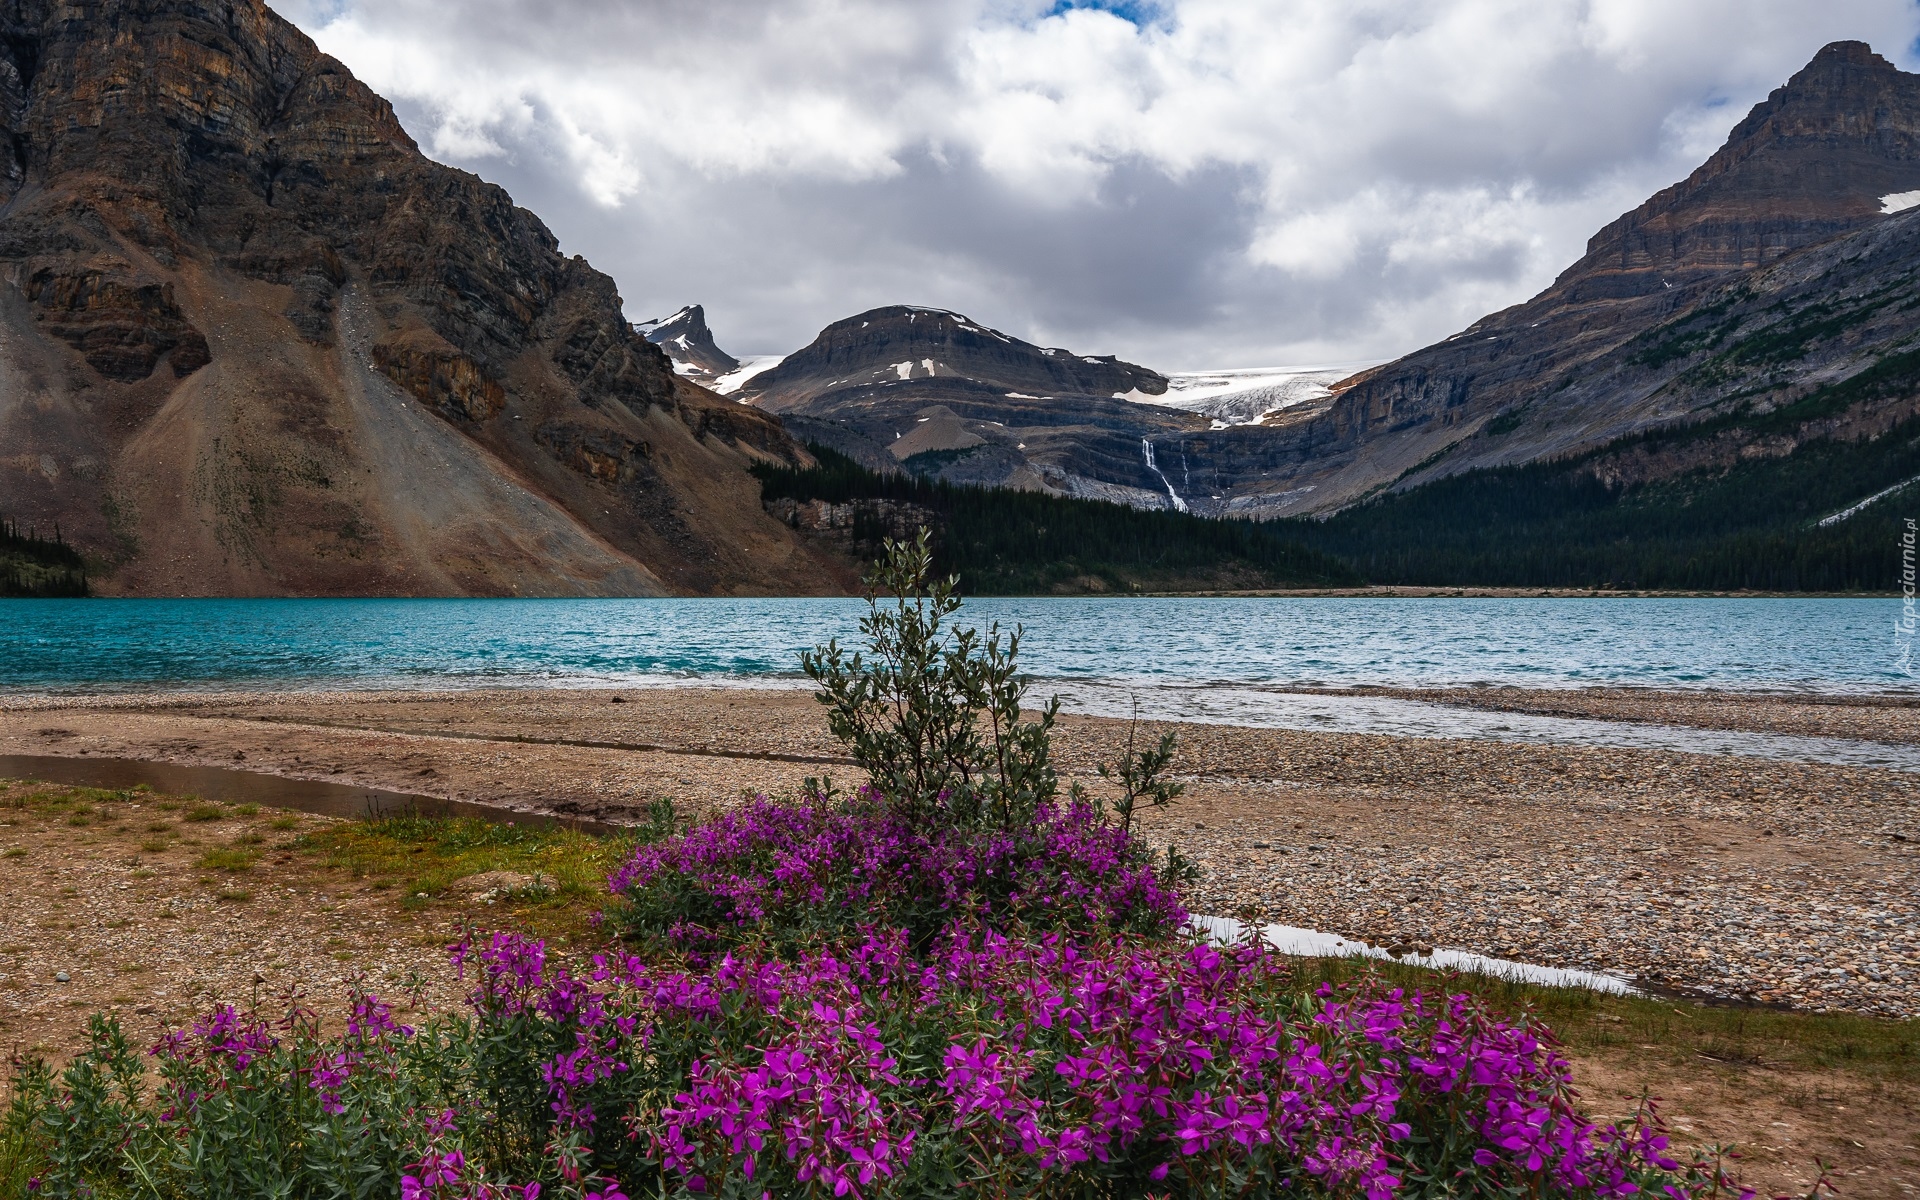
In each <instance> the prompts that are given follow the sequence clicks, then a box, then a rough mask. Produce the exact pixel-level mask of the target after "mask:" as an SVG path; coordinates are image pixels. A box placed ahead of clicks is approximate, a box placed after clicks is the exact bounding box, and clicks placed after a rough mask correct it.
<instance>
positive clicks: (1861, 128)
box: [1199, 42, 1920, 515]
mask: <svg viewBox="0 0 1920 1200" xmlns="http://www.w3.org/2000/svg"><path fill="white" fill-rule="evenodd" d="M1916 189H1920V76H1916V75H1909V74H1906V73H1905V72H1902V71H1900V70H1898V69H1896V68H1895V67H1893V65H1892V64H1890V63H1888V62H1887V61H1886V60H1885V59H1883V58H1881V57H1880V56H1878V55H1876V54H1874V53H1873V52H1872V50H1870V49H1869V48H1868V47H1866V46H1865V45H1863V44H1861V43H1858V42H1839V43H1835V44H1834V45H1831V46H1828V47H1826V48H1825V49H1823V50H1821V51H1820V53H1819V54H1818V55H1816V56H1815V58H1814V59H1813V61H1812V62H1811V63H1810V64H1809V65H1808V66H1807V67H1806V68H1805V69H1804V70H1802V71H1800V72H1799V73H1798V74H1796V75H1795V76H1794V77H1793V78H1792V79H1791V80H1790V81H1789V82H1788V83H1787V84H1786V85H1785V86H1784V87H1781V88H1779V89H1777V90H1776V91H1774V93H1773V94H1772V95H1771V96H1769V97H1768V98H1767V99H1766V100H1765V101H1763V102H1762V103H1760V104H1759V105H1757V106H1755V107H1754V109H1753V111H1752V112H1751V113H1749V114H1748V116H1747V117H1746V118H1745V119H1744V120H1743V121H1741V122H1740V123H1739V124H1738V125H1736V126H1735V127H1734V129H1733V131H1732V132H1731V133H1730V134H1729V136H1728V138H1727V142H1726V144H1725V145H1724V146H1723V147H1722V148H1721V149H1720V150H1719V151H1718V152H1716V153H1715V154H1714V155H1713V156H1712V157H1711V158H1710V159H1708V161H1707V162H1706V163H1704V164H1703V165H1702V166H1701V167H1700V168H1699V169H1698V170H1697V171H1695V172H1694V173H1693V174H1692V175H1690V176H1689V177H1688V178H1687V179H1685V180H1683V181H1682V182H1680V183H1678V184H1675V185H1674V186H1673V187H1670V188H1667V189H1666V190H1664V191H1662V192H1660V193H1659V194H1657V195H1655V196H1654V197H1652V198H1651V199H1649V200H1648V201H1647V202H1646V203H1645V204H1643V205H1641V206H1640V207H1639V208H1637V209H1635V210H1634V211H1632V212H1630V213H1627V214H1625V215H1623V216H1622V217H1620V218H1619V219H1618V220H1616V221H1614V222H1612V223H1611V224H1609V225H1608V226H1607V227H1606V228H1605V229H1603V230H1601V231H1600V232H1599V233H1598V234H1596V235H1595V236H1594V238H1593V239H1592V241H1591V242H1590V243H1589V246H1588V251H1587V253H1586V255H1585V256H1584V257H1582V258H1581V259H1580V261H1579V262H1577V263H1575V264H1573V265H1572V266H1571V267H1569V268H1568V269H1567V271H1566V272H1564V273H1563V274H1562V275H1561V276H1560V278H1559V279H1558V280H1556V281H1555V282H1554V284H1553V286H1551V287H1549V288H1548V289H1547V290H1546V291H1544V292H1542V293H1541V294H1540V295H1538V296H1536V297H1534V298H1533V299H1532V300H1529V301H1527V302H1526V303H1524V304H1521V305H1517V306H1515V307H1514V308H1510V309H1507V310H1505V311H1503V312H1498V313H1494V314H1492V315H1491V316H1488V317H1485V318H1483V319H1481V320H1480V321H1479V322H1477V323H1475V324H1474V325H1473V326H1471V327H1470V328H1468V329H1466V330H1464V331H1462V332H1461V333H1459V334H1456V335H1454V336H1453V337H1451V338H1448V339H1447V340H1446V341H1443V342H1440V343H1438V344H1436V345H1433V346H1429V347H1427V348H1425V349H1423V350H1419V351H1416V352H1415V353H1413V354H1410V355H1408V356H1407V357H1405V358H1403V359H1400V360H1398V361H1397V362H1392V363H1388V364H1386V365H1385V366H1382V367H1378V368H1375V369H1374V370H1371V371H1368V372H1364V373H1362V374H1360V375H1358V376H1355V377H1354V378H1352V379H1349V380H1345V381H1343V382H1342V383H1341V384H1338V385H1336V386H1335V389H1334V395H1333V396H1332V397H1330V398H1329V399H1327V400H1326V401H1324V402H1321V403H1317V404H1314V405H1309V406H1302V407H1301V408H1299V409H1295V410H1289V412H1288V413H1286V414H1283V415H1282V416H1280V417H1279V418H1278V419H1276V420H1273V421H1270V422H1269V426H1268V428H1265V429H1244V430H1242V429H1235V430H1227V431H1222V432H1219V433H1213V434H1209V435H1206V436H1205V437H1204V438H1203V439H1202V440H1203V442H1204V447H1203V448H1202V449H1201V450H1200V451H1199V452H1200V453H1202V454H1203V455H1204V456H1205V457H1206V459H1207V460H1208V462H1209V463H1210V465H1211V469H1212V470H1214V471H1216V472H1218V477H1219V478H1220V479H1221V480H1222V487H1223V489H1224V490H1227V491H1230V492H1232V494H1233V500H1232V504H1233V506H1234V508H1235V509H1236V510H1237V511H1242V512H1249V513H1254V514H1258V515H1287V514H1295V513H1303V512H1314V511H1324V510H1327V509H1331V508H1337V507H1339V506H1341V505H1344V504H1348V503H1351V502H1353V501H1354V500H1355V499H1358V498H1359V497H1361V496H1364V495H1367V494H1369V493H1370V492H1373V491H1376V490H1378V489H1380V488H1382V487H1385V486H1388V485H1396V484H1397V486H1410V485H1412V484H1414V483H1417V482H1420V481H1422V480H1425V479H1431V478H1434V477H1436V476H1438V475H1443V474H1450V473H1454V472H1458V471H1462V470H1467V469H1470V468H1473V467H1480V466H1493V465H1500V464H1505V463H1515V462H1525V461H1530V460H1532V459H1536V458H1541V457H1547V456H1553V455H1560V454H1567V453H1572V452H1576V451H1579V450H1583V449H1587V448H1590V447H1593V446H1596V445H1599V444H1602V443H1604V442H1607V441H1610V440H1612V439H1615V438H1619V437H1622V436H1624V435H1627V434H1631V433H1634V432H1636V431H1638V430H1641V429H1646V428H1650V427H1653V426H1658V425H1664V424H1670V423H1673V422H1675V421H1681V420H1690V419H1696V418H1697V417H1699V416H1702V415H1707V414H1711V413H1713V412H1715V411H1719V410H1720V408H1722V407H1724V406H1725V405H1729V404H1734V403H1740V402H1747V403H1751V402H1754V399H1755V396H1756V392H1755V390H1754V389H1755V388H1759V389H1760V392H1761V393H1762V394H1764V393H1765V392H1767V391H1768V390H1769V389H1772V390H1778V391H1780V392H1781V394H1783V395H1784V394H1787V393H1790V392H1792V391H1794V389H1796V388H1800V387H1802V383H1803V381H1811V380H1816V379H1818V378H1831V377H1832V376H1833V375H1834V374H1835V373H1839V374H1842V375H1844V374H1846V373H1850V372H1853V371H1858V370H1861V369H1864V367H1866V366H1867V365H1870V364H1871V362H1872V361H1873V360H1874V356H1875V354H1877V353H1879V352H1880V350H1884V349H1885V348H1887V347H1890V346H1892V345H1894V344H1895V343H1894V341H1886V342H1880V341H1873V340H1871V339H1870V340H1869V341H1862V340H1861V339H1860V331H1859V330H1854V331H1853V333H1851V334H1850V335H1849V337H1848V338H1847V339H1842V340H1836V341H1832V342H1830V343H1826V344H1824V345H1815V344H1814V342H1806V341H1805V340H1804V339H1803V344H1802V349H1803V350H1806V351H1808V356H1807V357H1803V358H1799V359H1796V360H1794V363H1793V365H1791V366H1790V367H1789V366H1786V365H1785V364H1783V363H1782V362H1780V361H1777V360H1776V361H1772V364H1771V365H1770V366H1769V367H1768V368H1767V370H1768V371H1769V372H1772V374H1770V375H1767V377H1766V378H1764V379H1762V378H1761V377H1760V376H1761V375H1762V374H1766V372H1760V373H1759V374H1756V369H1757V368H1755V362H1757V360H1755V362H1743V363H1733V364H1728V365H1727V366H1726V368H1725V369H1724V370H1722V371H1720V373H1719V374H1717V375H1714V376H1713V377H1712V378H1708V377H1707V376H1706V375H1703V374H1701V373H1700V372H1698V371H1697V370H1691V369H1690V368H1694V367H1697V366H1698V363H1697V361H1696V359H1697V358H1698V357H1699V355H1698V354H1695V353H1693V351H1687V352H1684V353H1683V352H1674V353H1665V352H1662V353H1659V354H1654V355H1649V354H1647V353H1645V351H1646V340H1647V339H1650V338H1656V337H1657V336H1658V331H1660V330H1661V329H1663V328H1669V327H1676V326H1677V325H1681V324H1685V323H1687V322H1690V321H1692V320H1694V318H1695V316H1696V314H1699V313H1701V312H1703V311H1704V310H1706V309H1709V308H1714V307H1715V306H1729V305H1733V306H1737V305H1740V304H1743V303H1744V301H1742V300H1740V299H1739V298H1738V297H1735V296H1733V295H1732V294H1731V293H1730V292H1729V289H1739V288H1741V287H1742V286H1744V285H1746V284H1748V283H1749V282H1752V284H1753V286H1754V287H1764V288H1768V289H1770V288H1772V287H1773V286H1775V283H1773V282H1767V283H1764V284H1763V283H1762V282H1761V281H1762V280H1763V278H1768V279H1772V280H1776V281H1777V280H1778V279H1780V278H1785V277H1786V276H1785V275H1780V274H1778V271H1785V272H1787V274H1788V275H1791V274H1792V273H1793V271H1794V270H1796V269H1798V268H1795V267H1794V266H1793V264H1795V263H1801V264H1804V265H1805V269H1806V270H1807V271H1812V272H1814V274H1815V275H1821V274H1822V273H1823V272H1824V271H1825V268H1824V267H1816V266H1815V265H1813V264H1814V263H1815V262H1816V260H1818V261H1821V262H1824V261H1825V259H1824V258H1823V257H1822V256H1823V255H1824V254H1825V253H1826V250H1825V248H1826V247H1828V246H1832V245H1838V244H1840V242H1841V241H1845V240H1850V239H1857V238H1864V237H1867V236H1869V235H1870V234H1871V233H1872V232H1873V231H1874V230H1876V229H1878V228H1880V227H1881V226H1882V225H1884V224H1886V223H1888V222H1899V221H1904V220H1905V219H1906V216H1907V214H1901V215H1899V216H1887V215H1883V213H1882V204H1881V200H1882V197H1884V196H1887V195H1889V194H1898V193H1902V192H1907V191H1913V190H1916ZM1894 245H1895V246H1897V247H1904V245H1905V242H1904V241H1900V240H1896V242H1895V243H1894ZM1815 248H1820V249H1818V250H1816V249H1815ZM1895 252H1898V251H1897V250H1896V251H1895ZM1809 256H1811V257H1809ZM1881 265H1882V266H1884V267H1886V268H1887V269H1888V270H1891V271H1896V272H1897V271H1904V270H1908V269H1910V268H1911V267H1912V266H1913V265H1914V263H1913V261H1912V260H1911V259H1909V260H1905V261H1903V262H1893V263H1885V264H1881ZM1766 272H1775V274H1774V275H1772V276H1766V275H1765V274H1764V273H1766ZM1835 286H1838V285H1835ZM1743 294H1744V293H1743ZM1819 300H1820V298H1819V297H1818V296H1817V295H1816V296H1809V297H1805V298H1803V299H1801V300H1800V301H1799V303H1802V304H1810V303H1816V302H1819ZM1770 302H1771V301H1770ZM1780 315H1781V314H1779V313H1775V314H1773V315H1772V316H1769V317H1766V318H1764V319H1763V318H1762V317H1761V316H1759V315H1758V314H1757V313H1756V314H1755V315H1753V316H1752V318H1751V320H1750V321H1749V324H1748V328H1749V329H1757V328H1758V327H1759V326H1760V325H1762V324H1766V323H1767V322H1769V321H1772V320H1774V319H1776V318H1778V317H1779V316H1780ZM1883 315H1890V314H1883ZM1882 323H1883V324H1884V322H1882ZM1893 326H1899V329H1903V328H1904V326H1903V325H1901V324H1900V322H1899V321H1898V320H1896V321H1894V322H1893ZM1893 326H1889V327H1888V328H1889V332H1888V333H1887V336H1888V337H1892V338H1894V339H1895V341H1897V338H1898V337H1899V336H1903V335H1902V334H1901V333H1900V331H1899V329H1896V328H1893ZM1817 340H1818V339H1816V341H1817ZM1875 347H1879V349H1876V348H1875ZM1708 349H1709V347H1707V346H1706V345H1705V344H1704V343H1703V344H1702V345H1701V346H1698V347H1695V348H1694V350H1698V351H1701V352H1705V351H1707V350H1708ZM1761 402H1762V403H1767V402H1768V401H1764V400H1762V401H1761Z"/></svg>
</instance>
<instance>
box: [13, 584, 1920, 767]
mask: <svg viewBox="0 0 1920 1200" xmlns="http://www.w3.org/2000/svg"><path fill="white" fill-rule="evenodd" d="M862 611H863V606H862V605H861V604H860V602H858V601H856V600H846V599H773V600H768V599H755V600H731V599H668V600H90V601H65V600H12V601H4V602H0V690H5V691H7V692H11V693H13V694H16V695H18V694H21V693H44V692H76V691H84V692H99V691H123V690H135V689H150V688H169V689H172V688H183V689H205V690H232V689H236V688H238V689H246V688H269V687H270V688H390V687H404V688H433V689H437V688H467V687H538V686H562V687H643V686H656V685H667V684H673V683H683V682H696V681H703V682H711V683H753V684H763V685H764V684H768V683H776V684H777V683H782V682H788V683H796V684H797V683H798V682H799V681H800V675H799V653H800V651H801V650H802V649H805V648H806V647H809V646H812V645H814V644H816V643H818V642H822V641H825V640H826V639H827V638H829V637H838V638H840V639H841V640H842V641H843V642H855V641H857V640H858V636H859V628H858V622H859V616H860V614H861V612H862ZM1899 615H1900V606H1899V602H1898V601H1896V600H1856V599H1375V598H1364V599H1355V598H1313V599H1294V598H1222V599H1201V598H1178V599H1175V598H1134V597H1115V598H1104V597H1076V598H1060V599H1052V598H1023V599H981V600H974V601H970V602H969V603H968V604H967V606H966V608H965V609H963V610H962V616H963V619H964V620H965V621H967V622H969V623H974V624H979V625H985V624H988V623H989V622H993V621H998V622H1000V623H1001V624H1002V625H1004V626H1009V627H1011V626H1013V625H1023V626H1024V627H1025V629H1026V640H1025V642H1024V643H1023V646H1022V653H1021V661H1022V663H1023V664H1024V666H1025V667H1026V669H1027V670H1028V671H1030V672H1031V673H1032V674H1033V675H1034V676H1035V677H1036V678H1037V680H1038V690H1039V691H1040V692H1041V694H1043V695H1044V694H1046V693H1048V692H1051V691H1058V692H1059V693H1061V695H1062V696H1063V697H1064V698H1065V699H1066V700H1067V702H1068V706H1069V707H1070V708H1073V709H1077V710H1080V711H1088V712H1126V711H1131V710H1132V708H1133V706H1134V705H1135V704H1138V705H1139V706H1140V710H1141V712H1142V714H1143V715H1147V716H1157V717H1179V718H1182V719H1187V720H1204V721H1226V722H1233V723H1243V724H1256V725H1278V726H1282V727H1297V728H1316V729H1321V728H1326V729H1350V730H1356V731H1366V730H1377V731H1391V732H1398V733H1407V734H1412V735H1416V736H1473V737H1495V738H1502V739H1506V740H1519V741H1534V740H1542V741H1555V742H1567V741H1595V740H1597V741H1604V742H1606V743H1607V744H1623V742H1622V739H1630V741H1629V742H1628V743H1627V744H1638V745H1653V746H1668V747H1671V748H1676V749H1682V748H1684V749H1703V750H1705V751H1706V752H1710V753H1774V754H1776V755H1777V756H1780V757H1793V758H1809V757H1811V758H1816V759H1832V758H1833V755H1834V754H1835V753H1840V754H1841V755H1842V758H1840V759H1835V761H1861V762H1871V763H1874V764H1876V765H1901V766H1907V765H1912V766H1915V767H1920V757H1916V752H1914V751H1912V750H1909V749H1905V748H1898V747H1896V748H1891V749H1887V748H1872V746H1871V744H1854V745H1853V746H1852V747H1851V748H1849V747H1845V746H1842V747H1841V749H1840V750H1839V751H1834V750H1833V748H1832V747H1825V748H1823V746H1822V743H1825V742H1829V741H1834V740H1835V739H1778V738H1765V737H1763V736H1762V735H1751V734H1718V735H1714V734H1709V733H1707V732H1706V731H1698V730H1689V731H1675V732H1674V733H1673V734H1671V735H1670V734H1668V733H1665V732H1661V727H1657V726H1631V727H1625V726H1622V725H1621V724H1620V723H1617V722H1594V721H1567V720H1563V719H1559V718H1550V717H1524V716H1518V715H1515V714H1501V713H1481V712H1477V711H1473V710H1464V709H1458V708H1451V707H1442V706H1436V705H1425V704H1419V703H1415V702H1411V701H1405V700H1396V699H1389V698H1384V697H1329V696H1315V695H1313V694H1311V691H1312V689H1321V688H1339V687H1354V686H1393V687H1455V686H1483V685H1491V686H1500V685H1507V686H1521V687H1544V688H1554V687H1588V686H1597V685H1609V686H1626V687H1647V688H1718V689H1732V690H1754V691H1785V692H1817V693H1862V692H1884V691H1897V692H1910V693H1914V694H1916V695H1920V680H1917V679H1915V678H1914V677H1913V676H1912V675H1910V674H1908V673H1907V671H1906V670H1905V669H1903V666H1902V662H1901V660H1900V658H1899V647H1898V645H1897V642H1896V628H1895V622H1896V621H1897V619H1898V618H1899ZM1676 739H1678V740H1676ZM1703 739H1705V740H1704V741H1703ZM1754 739H1760V740H1759V741H1755V740H1754ZM1842 741H1844V740H1842ZM1792 742H1799V743H1806V745H1800V746H1798V747H1792V746H1788V743H1792ZM1768 747H1772V749H1771V750H1769V749H1768ZM1861 754H1865V755H1866V756H1867V757H1866V758H1864V759H1862V758H1860V757H1859V756H1860V755H1861ZM1889 755H1891V758H1889ZM1908 758H1915V761H1914V762H1913V763H1912V764H1908V763H1907V762H1906V761H1905V760H1906V759H1908Z"/></svg>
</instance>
